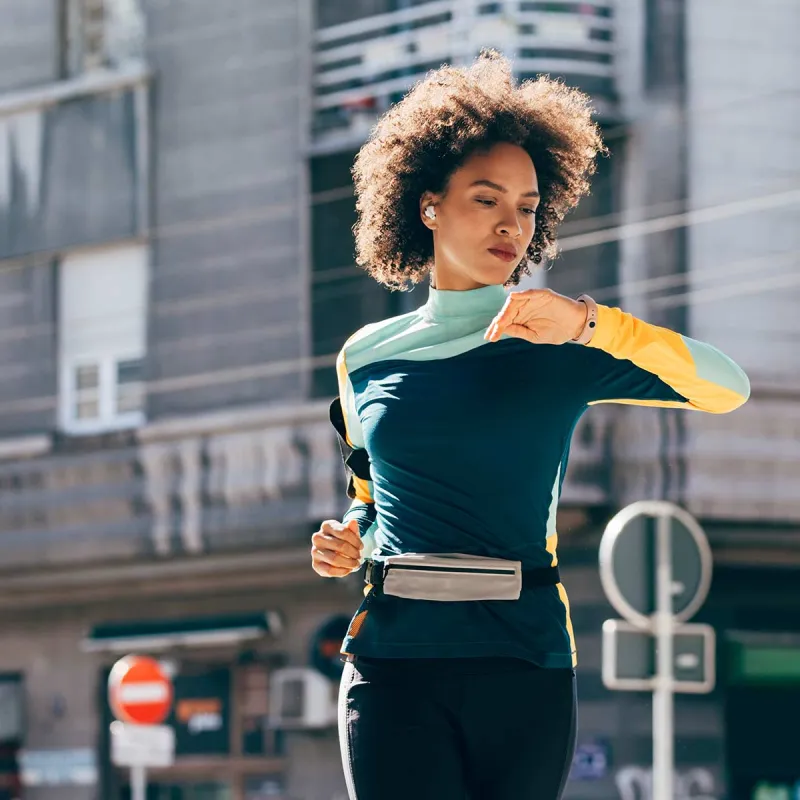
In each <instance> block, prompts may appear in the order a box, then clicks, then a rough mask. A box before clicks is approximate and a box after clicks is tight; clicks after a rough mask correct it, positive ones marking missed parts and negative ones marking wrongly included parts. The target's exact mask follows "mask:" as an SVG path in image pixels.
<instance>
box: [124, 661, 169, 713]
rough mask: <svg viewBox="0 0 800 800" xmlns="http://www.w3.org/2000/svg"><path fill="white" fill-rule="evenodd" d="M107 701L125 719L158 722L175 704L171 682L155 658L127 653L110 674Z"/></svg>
mask: <svg viewBox="0 0 800 800" xmlns="http://www.w3.org/2000/svg"><path fill="white" fill-rule="evenodd" d="M108 702H109V705H110V706H111V711H112V712H113V714H114V716H115V717H116V718H117V719H119V720H121V721H122V722H130V723H132V724H134V725H159V724H161V723H162V722H163V721H164V720H165V719H166V718H167V717H168V716H169V712H170V708H171V707H172V681H171V680H170V679H169V677H168V676H167V675H166V673H165V672H164V670H163V669H162V668H161V665H160V664H159V663H158V661H156V660H155V659H153V658H149V657H147V656H133V655H131V656H125V658H121V659H120V660H119V661H117V663H116V664H114V666H113V668H112V669H111V674H110V675H109V676H108Z"/></svg>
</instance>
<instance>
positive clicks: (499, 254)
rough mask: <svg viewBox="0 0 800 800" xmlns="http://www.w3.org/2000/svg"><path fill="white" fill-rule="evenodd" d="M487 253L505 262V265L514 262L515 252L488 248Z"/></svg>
mask: <svg viewBox="0 0 800 800" xmlns="http://www.w3.org/2000/svg"><path fill="white" fill-rule="evenodd" d="M489 252H490V253H491V254H492V255H493V256H495V257H496V258H499V259H500V260H501V261H505V262H506V263H507V264H508V263H510V262H512V261H514V260H515V259H516V257H517V254H516V252H514V251H513V250H507V249H505V248H500V247H490V248H489Z"/></svg>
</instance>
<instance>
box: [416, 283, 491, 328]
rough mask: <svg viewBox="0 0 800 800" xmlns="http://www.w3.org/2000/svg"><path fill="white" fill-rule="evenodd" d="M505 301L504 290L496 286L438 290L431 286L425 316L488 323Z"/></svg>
mask: <svg viewBox="0 0 800 800" xmlns="http://www.w3.org/2000/svg"><path fill="white" fill-rule="evenodd" d="M505 299H506V292H505V289H504V288H503V287H502V286H500V285H498V284H492V285H490V286H480V287H478V288H477V289H466V290H464V289H462V290H458V289H439V288H438V287H434V286H431V288H430V291H429V293H428V301H427V302H426V303H425V315H426V316H427V317H428V319H432V320H439V321H441V320H444V319H447V318H473V319H475V320H480V321H482V322H485V323H488V322H489V321H490V320H491V318H492V317H493V316H494V315H495V314H497V312H498V311H499V310H500V308H501V307H502V305H503V303H504V302H505Z"/></svg>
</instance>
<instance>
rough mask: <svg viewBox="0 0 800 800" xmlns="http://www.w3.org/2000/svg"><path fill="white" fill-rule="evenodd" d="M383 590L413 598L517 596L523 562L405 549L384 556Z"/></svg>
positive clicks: (493, 597)
mask: <svg viewBox="0 0 800 800" xmlns="http://www.w3.org/2000/svg"><path fill="white" fill-rule="evenodd" d="M383 564H384V565H385V567H384V568H385V573H384V578H383V592H384V594H390V595H394V596H395V597H406V598H408V599H410V600H443V601H463V600H518V599H519V595H520V592H521V590H522V563H521V562H519V561H507V560H506V559H503V558H484V557H482V556H470V555H465V554H463V553H403V554H402V555H397V556H387V557H386V558H385V559H383Z"/></svg>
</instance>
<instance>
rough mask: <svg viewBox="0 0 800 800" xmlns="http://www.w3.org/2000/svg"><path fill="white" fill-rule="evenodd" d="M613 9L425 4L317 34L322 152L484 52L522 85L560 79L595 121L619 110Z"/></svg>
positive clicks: (461, 0)
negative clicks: (417, 87)
mask: <svg viewBox="0 0 800 800" xmlns="http://www.w3.org/2000/svg"><path fill="white" fill-rule="evenodd" d="M614 33H615V19H614V0H591V2H567V1H566V0H551V1H548V2H532V1H531V0H502V1H501V2H480V0H429V2H423V3H421V4H415V5H414V6H412V7H408V8H401V9H398V10H396V11H392V12H389V13H385V14H375V15H373V16H369V17H365V18H363V19H359V20H355V21H351V22H346V23H343V24H339V25H332V26H330V27H326V28H321V29H319V30H317V31H316V34H315V53H314V79H313V80H314V92H313V97H314V100H313V105H314V133H315V136H316V139H317V143H318V144H324V143H325V142H326V141H328V140H333V141H336V140H338V139H347V138H348V137H349V139H351V140H352V139H353V138H357V137H358V136H362V137H363V135H365V133H366V131H367V130H368V129H369V126H370V125H371V124H372V121H373V120H374V118H375V115H376V114H378V113H380V112H382V111H384V110H385V109H386V108H388V107H389V106H390V105H391V104H392V103H393V102H396V101H397V100H398V99H399V98H400V97H401V96H402V95H403V93H404V92H405V91H406V90H407V89H408V88H409V87H410V86H412V85H413V84H414V83H415V82H416V81H417V80H418V79H419V78H420V77H422V75H423V74H424V73H425V72H427V71H428V70H430V69H434V68H436V67H438V66H440V65H441V64H442V63H444V62H448V63H463V62H466V61H469V60H470V59H471V58H473V57H474V56H475V55H476V54H477V53H478V52H479V50H480V49H481V48H482V47H494V48H497V49H499V50H500V51H502V52H504V53H505V54H506V55H508V56H510V57H512V58H513V63H514V67H515V69H516V71H517V73H518V75H519V77H521V78H529V77H534V76H535V75H537V74H549V75H552V76H554V77H555V76H558V77H563V78H564V79H565V80H567V82H569V83H570V84H571V85H575V86H578V87H579V88H582V89H584V90H585V91H587V92H589V93H590V94H591V95H592V96H593V98H594V99H595V100H596V101H597V102H596V105H597V107H598V111H599V112H601V113H602V112H603V110H607V111H608V110H609V109H610V108H611V107H612V106H613V104H614V101H615V94H616V88H615V81H614V74H615V63H614V56H615V49H616V44H615V40H614V38H615V37H614Z"/></svg>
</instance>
